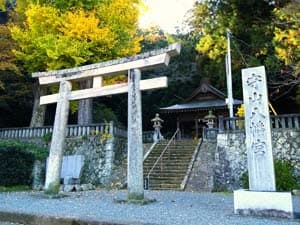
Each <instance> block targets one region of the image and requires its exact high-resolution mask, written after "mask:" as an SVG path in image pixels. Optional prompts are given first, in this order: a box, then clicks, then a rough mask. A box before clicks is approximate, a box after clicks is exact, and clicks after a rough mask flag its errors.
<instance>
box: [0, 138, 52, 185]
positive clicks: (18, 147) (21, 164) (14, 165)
mask: <svg viewBox="0 0 300 225" xmlns="http://www.w3.org/2000/svg"><path fill="white" fill-rule="evenodd" d="M47 155H48V153H47V151H45V149H43V148H40V147H37V146H34V145H31V144H25V143H21V142H10V141H4V142H0V186H15V185H31V182H32V177H31V175H32V169H33V164H34V161H35V160H36V159H39V160H43V159H45V158H46V157H47Z"/></svg>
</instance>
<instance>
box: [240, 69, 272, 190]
mask: <svg viewBox="0 0 300 225" xmlns="http://www.w3.org/2000/svg"><path fill="white" fill-rule="evenodd" d="M242 80H243V93H244V104H245V125H246V146H247V156H248V170H249V186H250V190H253V191H275V189H276V188H275V175H274V164H273V155H272V140H271V126H270V116H269V107H268V92H267V83H266V73H265V68H264V67H263V66H261V67H254V68H247V69H243V70H242Z"/></svg>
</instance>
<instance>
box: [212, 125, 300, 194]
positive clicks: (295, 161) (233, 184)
mask: <svg viewBox="0 0 300 225" xmlns="http://www.w3.org/2000/svg"><path fill="white" fill-rule="evenodd" d="M272 142H273V155H274V158H275V159H285V160H289V161H290V162H291V163H292V165H293V166H294V169H295V170H294V174H295V175H296V176H299V177H300V131H299V130H298V131H297V130H294V129H285V130H282V129H281V130H279V129H278V130H276V129H273V131H272ZM214 165H215V168H214V171H215V172H214V189H215V190H236V189H239V188H241V187H242V184H241V175H242V174H243V173H244V172H245V171H247V153H246V145H245V134H244V133H222V134H218V137H217V148H216V153H215V162H214Z"/></svg>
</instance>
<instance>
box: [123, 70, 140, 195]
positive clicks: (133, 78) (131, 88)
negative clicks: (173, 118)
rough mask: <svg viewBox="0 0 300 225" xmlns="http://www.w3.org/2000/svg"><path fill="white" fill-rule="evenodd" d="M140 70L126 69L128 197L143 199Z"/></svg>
mask: <svg viewBox="0 0 300 225" xmlns="http://www.w3.org/2000/svg"><path fill="white" fill-rule="evenodd" d="M140 78H141V71H140V70H139V69H131V70H129V71H128V175H127V177H128V199H129V200H143V199H144V185H143V142H142V109H141V90H140Z"/></svg>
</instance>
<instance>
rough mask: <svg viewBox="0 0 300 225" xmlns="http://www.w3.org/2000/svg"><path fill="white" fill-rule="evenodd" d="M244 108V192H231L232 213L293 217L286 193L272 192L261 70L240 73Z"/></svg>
mask: <svg viewBox="0 0 300 225" xmlns="http://www.w3.org/2000/svg"><path fill="white" fill-rule="evenodd" d="M242 80H243V95H244V104H245V125H246V147H247V157H248V158H247V159H248V173H249V186H250V191H248V190H237V191H234V212H235V213H236V214H244V215H260V216H261V215H263V216H276V217H289V218H292V217H293V204H292V195H291V193H290V192H275V191H276V186H275V174H274V164H273V155H272V140H271V126H270V116H269V108H268V93H267V83H266V73H265V68H264V66H260V67H254V68H247V69H243V70H242Z"/></svg>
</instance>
